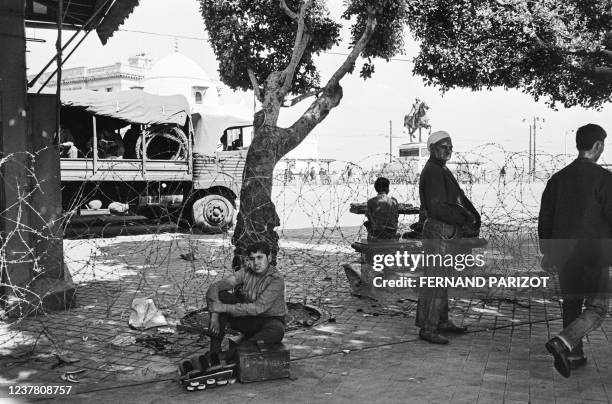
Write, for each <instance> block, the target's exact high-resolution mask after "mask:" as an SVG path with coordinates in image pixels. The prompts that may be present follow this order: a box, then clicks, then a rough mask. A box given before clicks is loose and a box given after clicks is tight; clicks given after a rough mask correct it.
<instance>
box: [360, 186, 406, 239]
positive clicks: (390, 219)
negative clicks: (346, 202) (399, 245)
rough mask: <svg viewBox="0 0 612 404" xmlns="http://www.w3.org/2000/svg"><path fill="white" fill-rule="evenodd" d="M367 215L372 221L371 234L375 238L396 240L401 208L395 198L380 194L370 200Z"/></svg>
mask: <svg viewBox="0 0 612 404" xmlns="http://www.w3.org/2000/svg"><path fill="white" fill-rule="evenodd" d="M366 215H367V217H368V220H369V221H370V234H371V235H372V236H373V237H376V238H395V235H396V233H397V221H398V217H399V207H398V203H397V200H396V199H395V198H394V197H392V196H389V195H387V194H385V193H380V194H378V195H376V196H375V197H373V198H370V199H369V200H368V211H367V213H366Z"/></svg>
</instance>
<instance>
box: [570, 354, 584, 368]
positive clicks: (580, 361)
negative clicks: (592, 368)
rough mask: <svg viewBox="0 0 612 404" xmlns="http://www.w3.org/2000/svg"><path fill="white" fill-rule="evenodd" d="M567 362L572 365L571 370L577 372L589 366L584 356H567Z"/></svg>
mask: <svg viewBox="0 0 612 404" xmlns="http://www.w3.org/2000/svg"><path fill="white" fill-rule="evenodd" d="M567 360H568V361H569V363H570V368H571V369H572V370H576V369H578V368H581V367H583V366H585V365H586V364H587V358H586V357H585V356H584V355H580V354H578V355H577V354H574V353H569V354H568V355H567Z"/></svg>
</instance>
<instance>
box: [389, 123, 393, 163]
mask: <svg viewBox="0 0 612 404" xmlns="http://www.w3.org/2000/svg"><path fill="white" fill-rule="evenodd" d="M392 158H393V126H392V123H391V121H390V120H389V163H390V162H391V159H392Z"/></svg>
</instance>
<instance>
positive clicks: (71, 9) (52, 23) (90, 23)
mask: <svg viewBox="0 0 612 404" xmlns="http://www.w3.org/2000/svg"><path fill="white" fill-rule="evenodd" d="M58 5H59V0H26V25H27V26H28V27H33V28H55V27H56V24H57V10H58ZM137 5H138V0H79V1H78V2H77V1H71V0H63V3H62V7H63V16H64V17H63V24H62V28H63V29H80V28H83V29H85V30H91V29H96V31H97V32H98V36H99V37H100V41H102V44H106V42H107V41H108V38H110V37H111V36H113V34H114V33H115V31H117V29H119V26H120V25H121V24H123V22H124V21H125V19H126V18H127V17H128V16H129V15H130V14H131V13H132V11H133V10H134V8H135V7H136V6H137Z"/></svg>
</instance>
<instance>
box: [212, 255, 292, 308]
mask: <svg viewBox="0 0 612 404" xmlns="http://www.w3.org/2000/svg"><path fill="white" fill-rule="evenodd" d="M237 286H241V290H242V294H243V295H244V298H245V302H244V303H238V304H223V303H220V302H218V295H219V291H220V290H228V289H233V288H236V287H237ZM206 300H207V302H208V304H209V306H210V304H211V301H214V302H215V303H214V305H215V306H216V307H219V308H220V309H221V310H222V312H225V313H228V314H230V315H232V316H235V317H240V316H263V317H274V316H285V315H286V314H287V305H286V304H285V280H284V278H283V276H282V275H281V274H280V273H279V272H278V271H277V270H276V267H274V266H270V267H269V268H268V270H267V271H266V272H265V273H264V274H263V275H257V274H256V273H254V272H253V271H251V270H250V269H248V268H247V269H240V270H239V271H236V272H234V274H233V275H232V276H230V277H228V278H224V279H222V280H220V281H218V282H214V283H213V284H212V285H210V287H209V288H208V292H207V293H206Z"/></svg>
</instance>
